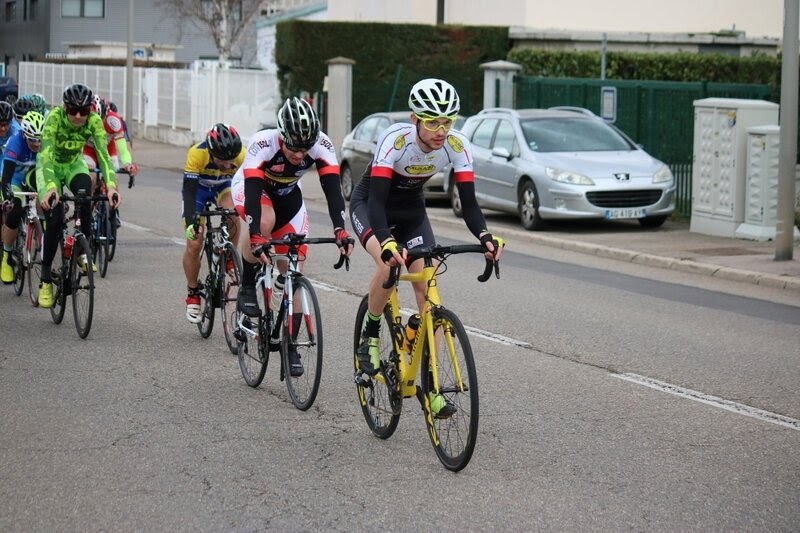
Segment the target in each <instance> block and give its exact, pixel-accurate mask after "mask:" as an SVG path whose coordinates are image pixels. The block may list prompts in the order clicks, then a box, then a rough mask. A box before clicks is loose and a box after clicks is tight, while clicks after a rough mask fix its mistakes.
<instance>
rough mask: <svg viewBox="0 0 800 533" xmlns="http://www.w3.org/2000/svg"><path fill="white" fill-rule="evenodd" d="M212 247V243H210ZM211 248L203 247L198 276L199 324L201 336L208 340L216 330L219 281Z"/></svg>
mask: <svg viewBox="0 0 800 533" xmlns="http://www.w3.org/2000/svg"><path fill="white" fill-rule="evenodd" d="M208 246H211V243H208ZM212 261H213V260H212V258H211V252H210V251H209V248H206V247H205V246H204V247H203V251H202V252H201V255H200V273H199V274H198V275H197V279H198V286H197V287H198V289H200V313H201V320H200V322H199V323H198V324H197V329H198V330H199V331H200V336H201V337H203V338H204V339H207V338H208V337H210V336H211V331H212V330H213V329H214V291H215V290H216V285H217V279H216V278H215V276H216V272H215V268H216V266H215V265H214V264H213V262H212Z"/></svg>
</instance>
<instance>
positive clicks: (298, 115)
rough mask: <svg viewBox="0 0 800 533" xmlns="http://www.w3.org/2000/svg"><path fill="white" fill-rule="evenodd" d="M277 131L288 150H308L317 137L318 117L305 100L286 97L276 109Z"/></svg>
mask: <svg viewBox="0 0 800 533" xmlns="http://www.w3.org/2000/svg"><path fill="white" fill-rule="evenodd" d="M278 131H280V133H281V138H283V142H284V143H285V144H286V146H288V147H289V149H290V150H291V149H298V150H308V149H309V148H311V147H312V146H314V143H316V142H317V139H318V138H319V119H317V114H316V113H314V108H312V107H311V104H309V103H308V102H306V101H305V100H303V99H301V98H297V97H295V98H287V99H286V102H284V104H283V107H281V109H280V111H278Z"/></svg>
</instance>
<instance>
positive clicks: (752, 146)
mask: <svg viewBox="0 0 800 533" xmlns="http://www.w3.org/2000/svg"><path fill="white" fill-rule="evenodd" d="M780 133H781V128H780V126H755V127H752V128H747V173H746V177H745V196H744V222H743V223H742V224H740V225H739V227H738V228H736V237H737V238H740V239H752V240H755V241H771V240H773V239H775V231H776V226H777V223H778V188H779V187H778V182H779V175H780V146H781V139H780ZM795 181H796V178H795ZM796 187H797V186H796V184H795V188H796ZM794 237H795V239H797V237H798V231H797V228H794Z"/></svg>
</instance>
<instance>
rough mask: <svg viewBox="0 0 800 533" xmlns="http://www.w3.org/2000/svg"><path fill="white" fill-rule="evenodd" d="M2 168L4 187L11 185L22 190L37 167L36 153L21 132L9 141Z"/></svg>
mask: <svg viewBox="0 0 800 533" xmlns="http://www.w3.org/2000/svg"><path fill="white" fill-rule="evenodd" d="M0 166H2V171H0V172H2V174H0V175H2V177H3V185H5V184H7V183H11V185H12V186H14V187H18V188H20V189H21V188H22V187H23V185H24V184H25V177H26V175H27V174H28V172H30V171H31V170H33V169H34V167H35V166H36V152H34V151H33V150H31V149H30V147H29V146H28V143H27V142H26V141H25V135H24V134H23V132H22V131H21V130H20V131H19V132H17V134H16V135H14V136H13V137H11V139H9V141H8V143H6V148H5V151H4V153H3V161H2V163H0Z"/></svg>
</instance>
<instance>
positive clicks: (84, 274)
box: [69, 235, 94, 339]
mask: <svg viewBox="0 0 800 533" xmlns="http://www.w3.org/2000/svg"><path fill="white" fill-rule="evenodd" d="M69 280H70V281H69V286H70V291H71V293H72V312H73V315H74V317H75V329H76V330H77V331H78V336H79V337H80V338H82V339H85V338H86V337H87V336H88V335H89V330H90V329H92V315H93V313H94V264H93V263H92V249H91V247H90V246H89V241H88V239H86V237H84V236H83V235H80V236H78V237H77V238H76V239H75V243H74V244H73V245H72V257H71V258H70V265H69Z"/></svg>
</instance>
